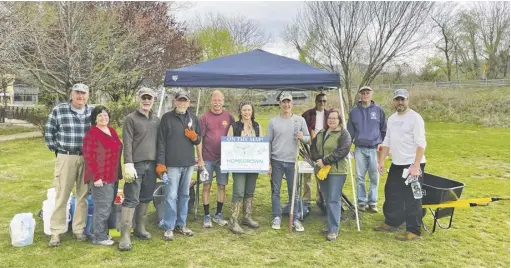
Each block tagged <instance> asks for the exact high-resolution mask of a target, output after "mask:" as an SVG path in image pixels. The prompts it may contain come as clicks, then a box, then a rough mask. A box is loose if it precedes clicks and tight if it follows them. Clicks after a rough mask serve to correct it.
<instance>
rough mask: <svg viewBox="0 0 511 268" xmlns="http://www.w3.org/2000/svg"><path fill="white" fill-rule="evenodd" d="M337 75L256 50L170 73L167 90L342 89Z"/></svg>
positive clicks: (167, 79)
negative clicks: (208, 88)
mask: <svg viewBox="0 0 511 268" xmlns="http://www.w3.org/2000/svg"><path fill="white" fill-rule="evenodd" d="M339 85H340V80H339V75H338V74H337V73H333V72H329V71H326V70H322V69H319V68H316V67H313V66H310V65H308V64H305V63H303V62H300V61H297V60H294V59H290V58H287V57H283V56H279V55H275V54H272V53H269V52H266V51H264V50H260V49H256V50H252V51H249V52H244V53H239V54H235V55H230V56H226V57H221V58H217V59H213V60H210V61H207V62H203V63H199V64H195V65H191V66H186V67H183V68H179V69H175V70H168V71H167V72H166V73H165V82H164V87H224V88H252V89H288V90H311V89H319V88H326V87H339Z"/></svg>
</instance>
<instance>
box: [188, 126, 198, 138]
mask: <svg viewBox="0 0 511 268" xmlns="http://www.w3.org/2000/svg"><path fill="white" fill-rule="evenodd" d="M185 136H186V137H187V138H189V139H190V140H191V141H196V140H197V139H198V136H197V133H196V132H195V130H191V129H190V128H185Z"/></svg>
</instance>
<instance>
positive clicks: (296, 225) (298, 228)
mask: <svg viewBox="0 0 511 268" xmlns="http://www.w3.org/2000/svg"><path fill="white" fill-rule="evenodd" d="M293 227H294V228H295V231H297V232H303V231H305V228H303V225H302V223H301V222H300V221H299V220H295V221H294V222H293Z"/></svg>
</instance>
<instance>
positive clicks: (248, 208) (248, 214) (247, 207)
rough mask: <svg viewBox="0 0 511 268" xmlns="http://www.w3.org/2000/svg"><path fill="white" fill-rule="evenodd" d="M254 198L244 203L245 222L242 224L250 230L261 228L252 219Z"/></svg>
mask: <svg viewBox="0 0 511 268" xmlns="http://www.w3.org/2000/svg"><path fill="white" fill-rule="evenodd" d="M253 200H254V198H253V197H250V198H247V199H245V201H244V202H243V221H242V222H241V224H243V225H246V226H248V227H250V228H259V223H257V222H256V221H254V220H253V219H252V201H253Z"/></svg>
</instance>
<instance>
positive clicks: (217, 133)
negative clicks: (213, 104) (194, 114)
mask: <svg viewBox="0 0 511 268" xmlns="http://www.w3.org/2000/svg"><path fill="white" fill-rule="evenodd" d="M233 122H234V117H233V116H232V114H231V113H230V112H228V111H225V110H224V111H222V112H221V113H220V114H214V113H213V112H211V110H210V111H208V112H206V113H205V114H203V115H202V116H201V117H200V129H201V136H202V158H203V159H204V161H216V160H220V144H221V142H222V136H227V133H228V132H229V128H230V127H231V124H232V123H233Z"/></svg>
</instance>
